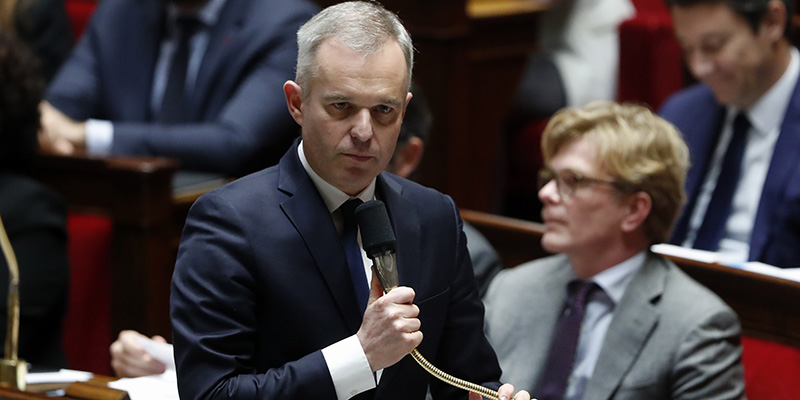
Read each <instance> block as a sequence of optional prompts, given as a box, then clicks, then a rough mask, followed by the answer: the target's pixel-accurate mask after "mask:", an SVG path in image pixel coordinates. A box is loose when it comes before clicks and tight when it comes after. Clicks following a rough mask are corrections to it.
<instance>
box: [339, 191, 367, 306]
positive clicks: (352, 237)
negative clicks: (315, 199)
mask: <svg viewBox="0 0 800 400" xmlns="http://www.w3.org/2000/svg"><path fill="white" fill-rule="evenodd" d="M361 203H362V201H361V200H360V199H350V200H347V201H346V202H344V204H342V205H341V206H340V207H339V209H340V210H342V218H343V221H344V225H343V229H342V244H343V245H344V252H345V254H346V255H347V264H348V265H349V266H350V278H351V279H352V280H353V288H355V290H356V299H357V300H358V306H359V308H360V310H361V312H362V313H363V312H364V309H366V308H367V301H368V300H369V287H368V286H367V276H366V273H365V271H364V260H363V258H362V257H361V248H360V247H359V246H358V224H357V223H356V216H355V212H356V207H358V206H359V205H360V204H361Z"/></svg>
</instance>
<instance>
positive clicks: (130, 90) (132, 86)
mask: <svg viewBox="0 0 800 400" xmlns="http://www.w3.org/2000/svg"><path fill="white" fill-rule="evenodd" d="M132 12H133V15H131V18H133V19H135V20H138V21H139V24H138V25H139V29H138V30H137V33H136V34H135V35H128V38H129V40H130V41H131V42H130V43H128V44H126V45H124V46H125V48H126V49H127V51H124V52H119V53H118V54H119V55H120V56H121V57H120V58H118V59H116V60H114V61H113V62H114V63H115V65H116V66H117V68H118V69H119V70H120V71H126V70H127V71H128V72H129V74H128V76H129V78H128V79H121V80H119V81H118V82H116V83H117V84H119V85H120V87H121V88H122V90H121V91H120V92H119V93H125V96H124V100H123V102H124V104H125V107H123V108H122V109H121V110H122V112H123V113H124V114H125V116H126V118H127V119H131V120H141V121H146V120H150V118H151V117H152V115H151V114H152V113H151V110H150V104H151V102H150V99H151V97H152V96H151V93H152V87H153V74H154V70H155V64H156V58H157V57H158V52H159V47H160V44H161V42H160V38H161V36H162V32H163V31H164V24H165V22H164V20H165V18H166V17H165V12H164V7H163V5H162V2H160V1H142V2H141V4H140V6H137V7H135V9H134V10H132ZM154 16H155V17H154ZM143 88H144V90H143Z"/></svg>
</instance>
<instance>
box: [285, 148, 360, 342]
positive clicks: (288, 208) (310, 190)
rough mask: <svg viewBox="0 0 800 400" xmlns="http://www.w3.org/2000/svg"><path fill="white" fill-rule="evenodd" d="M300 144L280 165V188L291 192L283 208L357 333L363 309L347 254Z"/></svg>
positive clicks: (335, 299) (290, 151)
mask: <svg viewBox="0 0 800 400" xmlns="http://www.w3.org/2000/svg"><path fill="white" fill-rule="evenodd" d="M297 143H299V139H298V140H297V141H295V145H294V146H292V148H291V149H290V150H289V152H288V153H287V154H286V155H285V156H284V157H283V158H282V159H281V161H280V164H279V174H280V176H279V178H278V179H279V184H278V189H279V190H281V191H282V192H284V193H286V194H288V195H289V197H288V198H287V199H286V200H284V201H283V202H282V203H281V209H282V210H283V212H284V213H285V214H286V217H287V218H289V220H291V221H292V224H293V225H294V226H295V228H296V229H297V233H298V234H299V235H300V236H301V237H302V238H303V241H304V242H305V244H306V248H307V250H308V252H309V253H310V254H311V256H312V257H313V258H314V261H315V262H316V265H317V268H318V269H319V271H320V274H321V276H322V278H323V279H324V280H325V283H326V285H327V287H328V290H329V291H330V293H331V296H332V297H333V299H334V301H335V302H336V305H337V307H338V308H339V311H340V313H341V315H342V318H343V319H344V320H345V321H346V322H347V325H348V327H349V328H350V330H351V331H352V332H354V333H355V332H356V331H357V330H358V328H359V326H360V325H361V311H360V310H359V307H358V303H357V301H356V295H355V289H354V288H353V281H352V280H351V279H350V272H349V271H350V269H349V268H348V266H347V257H346V256H345V253H344V249H343V248H342V246H341V243H340V239H339V234H338V233H337V232H336V227H335V226H334V224H333V220H332V219H331V216H330V213H329V212H328V208H327V207H326V206H325V202H324V201H323V200H322V197H321V196H320V194H319V192H318V191H317V188H316V186H314V183H313V182H312V181H311V178H310V177H309V176H308V174H307V173H306V171H305V170H304V169H303V166H302V164H301V163H300V159H299V158H298V156H297Z"/></svg>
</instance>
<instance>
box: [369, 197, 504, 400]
mask: <svg viewBox="0 0 800 400" xmlns="http://www.w3.org/2000/svg"><path fill="white" fill-rule="evenodd" d="M355 215H356V221H357V222H358V226H359V228H360V229H361V245H362V246H363V247H364V251H366V252H367V256H369V258H370V259H372V269H373V270H374V271H375V275H377V276H378V281H379V282H380V283H381V286H382V287H383V292H384V293H389V291H390V290H392V289H394V288H396V287H397V286H399V279H398V277H397V260H396V258H395V252H396V251H397V239H396V238H395V236H394V230H393V229H392V223H391V222H390V221H389V214H388V213H387V212H386V206H385V205H384V204H383V202H382V201H380V200H371V201H368V202H365V203H363V204H361V205H359V206H358V207H356V211H355ZM411 357H413V358H414V360H415V361H416V362H417V363H418V364H419V365H420V366H422V368H424V369H425V370H426V371H428V373H430V374H431V375H433V376H435V377H436V378H438V379H440V380H442V381H444V382H446V383H448V384H450V385H452V386H455V387H457V388H459V389H464V390H467V391H470V392H475V393H478V394H480V395H481V396H483V397H485V398H488V399H492V400H497V397H498V394H497V391H495V390H492V389H489V388H487V387H483V386H480V385H477V384H474V383H472V382H468V381H465V380H463V379H459V378H456V377H454V376H452V375H450V374H448V373H446V372H444V371H442V370H440V369H439V368H436V367H435V366H434V365H433V364H431V363H430V361H428V360H427V359H425V357H423V356H422V354H421V353H420V352H419V350H417V349H414V350H411Z"/></svg>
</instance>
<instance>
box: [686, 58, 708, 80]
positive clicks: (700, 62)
mask: <svg viewBox="0 0 800 400" xmlns="http://www.w3.org/2000/svg"><path fill="white" fill-rule="evenodd" d="M689 69H690V70H691V71H692V75H694V77H695V78H697V80H699V81H703V80H705V79H707V78H708V77H709V75H711V73H712V72H713V71H714V61H713V60H712V59H711V57H708V56H705V55H702V54H694V55H692V56H691V57H690V59H689Z"/></svg>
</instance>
